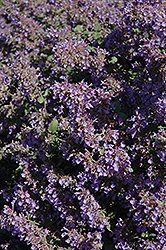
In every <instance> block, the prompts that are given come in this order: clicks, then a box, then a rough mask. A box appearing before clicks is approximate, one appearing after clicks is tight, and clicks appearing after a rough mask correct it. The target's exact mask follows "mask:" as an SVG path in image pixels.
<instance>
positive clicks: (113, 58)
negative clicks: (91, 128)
mask: <svg viewBox="0 0 166 250" xmlns="http://www.w3.org/2000/svg"><path fill="white" fill-rule="evenodd" d="M117 61H118V58H117V57H115V56H113V57H112V58H111V60H110V61H109V62H110V63H112V64H115V63H116V62H117Z"/></svg>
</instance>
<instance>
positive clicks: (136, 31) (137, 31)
mask: <svg viewBox="0 0 166 250" xmlns="http://www.w3.org/2000/svg"><path fill="white" fill-rule="evenodd" d="M133 31H134V33H137V34H139V33H141V31H140V30H139V29H138V28H136V29H133Z"/></svg>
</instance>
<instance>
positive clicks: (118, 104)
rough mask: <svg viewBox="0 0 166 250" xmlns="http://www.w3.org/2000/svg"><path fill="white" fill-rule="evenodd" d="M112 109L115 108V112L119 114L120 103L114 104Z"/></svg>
mask: <svg viewBox="0 0 166 250" xmlns="http://www.w3.org/2000/svg"><path fill="white" fill-rule="evenodd" d="M114 107H115V112H120V111H121V106H120V102H119V101H117V102H114Z"/></svg>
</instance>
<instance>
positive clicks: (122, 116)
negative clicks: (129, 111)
mask: <svg viewBox="0 0 166 250" xmlns="http://www.w3.org/2000/svg"><path fill="white" fill-rule="evenodd" d="M118 116H119V117H120V118H122V119H123V120H125V119H126V117H127V116H126V115H125V114H124V113H123V112H119V113H118Z"/></svg>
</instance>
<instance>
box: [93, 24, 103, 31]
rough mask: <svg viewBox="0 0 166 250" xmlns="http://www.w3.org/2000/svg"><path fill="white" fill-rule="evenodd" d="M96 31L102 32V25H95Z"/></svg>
mask: <svg viewBox="0 0 166 250" xmlns="http://www.w3.org/2000/svg"><path fill="white" fill-rule="evenodd" d="M94 30H95V31H100V30H101V26H100V23H97V24H96V25H95V27H94Z"/></svg>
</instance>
